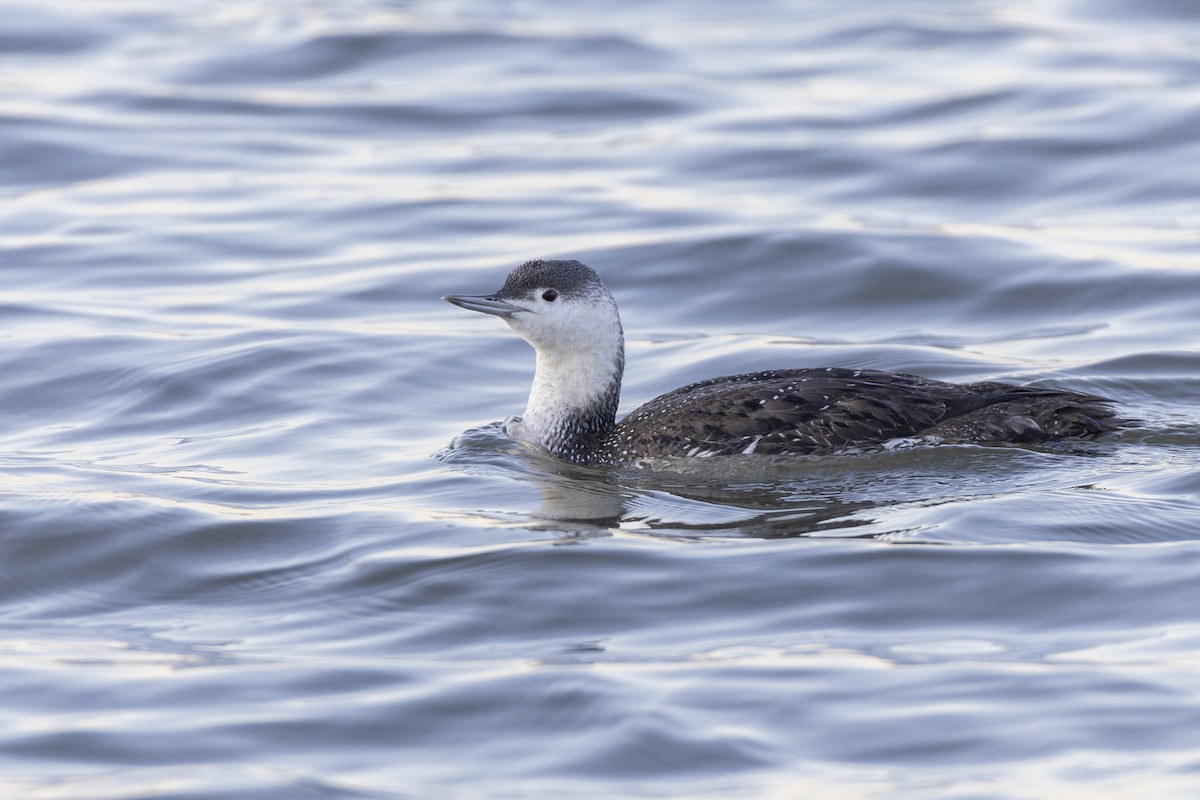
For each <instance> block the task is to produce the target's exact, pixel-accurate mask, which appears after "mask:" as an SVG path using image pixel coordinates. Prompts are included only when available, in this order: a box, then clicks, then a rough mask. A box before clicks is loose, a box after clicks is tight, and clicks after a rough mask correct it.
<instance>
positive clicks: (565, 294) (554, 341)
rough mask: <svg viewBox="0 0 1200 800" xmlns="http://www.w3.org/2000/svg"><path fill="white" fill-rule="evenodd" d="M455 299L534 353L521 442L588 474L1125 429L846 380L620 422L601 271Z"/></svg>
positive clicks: (996, 401) (1050, 397) (1043, 410)
mask: <svg viewBox="0 0 1200 800" xmlns="http://www.w3.org/2000/svg"><path fill="white" fill-rule="evenodd" d="M445 299H446V300H447V301H449V302H451V303H454V304H455V305H458V306H461V307H463V308H467V309H469V310H473V311H481V312H484V313H488V314H494V315H496V316H499V317H501V318H502V319H504V320H505V322H507V323H508V324H509V326H510V327H512V328H513V329H514V330H515V331H516V332H517V333H518V334H520V335H521V336H522V337H523V338H524V339H525V340H526V341H528V342H529V343H530V344H531V345H532V346H533V348H534V350H535V351H536V353H537V364H536V368H535V373H534V379H533V386H532V388H531V390H530V394H529V402H528V404H527V405H526V409H525V413H524V415H523V416H522V417H521V419H520V423H519V426H517V428H516V430H517V431H518V432H519V434H520V435H521V436H523V437H525V438H528V439H531V440H532V441H534V442H536V443H537V444H539V445H541V446H542V447H544V448H546V449H547V450H549V451H550V452H551V453H552V454H554V455H555V456H557V457H559V458H561V459H564V460H567V461H571V462H575V463H580V464H597V465H619V464H626V463H631V462H636V461H639V460H642V459H648V458H674V457H681V458H708V457H712V456H721V455H734V454H744V455H749V454H755V453H758V454H764V455H775V454H833V453H846V452H853V451H860V450H863V449H867V448H873V447H883V446H888V445H889V444H891V443H894V442H899V441H906V440H917V441H923V442H928V443H949V442H959V443H961V442H1045V441H1054V440H1060V439H1088V438H1093V437H1095V436H1096V435H1098V434H1100V433H1104V432H1106V431H1111V430H1114V429H1115V428H1116V425H1115V422H1114V420H1115V414H1114V412H1113V410H1112V408H1111V407H1110V406H1111V401H1108V400H1105V399H1104V398H1101V397H1096V396H1093V395H1088V394H1082V393H1078V392H1070V391H1063V390H1059V389H1051V388H1045V387H1037V386H1016V385H1013V384H1007V383H996V382H984V383H967V384H957V383H947V382H944V381H936V380H931V379H928V378H921V377H918V376H916V375H907V374H903V373H892V372H881V371H877V370H865V369H845V368H835V367H828V368H814V369H786V370H768V371H762V372H753V373H747V374H742V375H729V376H722V377H717V378H710V379H708V380H704V381H699V382H697V383H692V384H689V385H687V386H683V387H680V388H679V389H675V390H674V391H671V392H668V393H666V394H664V395H660V396H659V397H656V398H654V399H653V400H650V401H649V402H647V403H645V404H644V405H642V406H640V407H638V408H637V409H635V410H634V411H632V412H630V413H629V414H628V415H627V416H626V417H625V418H624V419H622V420H621V421H620V422H617V421H616V413H617V404H618V402H619V399H620V392H621V377H622V375H623V373H624V367H625V355H624V352H625V351H624V335H623V332H622V328H621V321H620V315H619V313H618V311H617V304H616V301H615V300H614V299H613V297H612V295H611V294H610V293H609V291H608V290H607V289H606V288H604V285H603V283H602V282H601V281H600V278H599V276H597V275H596V273H595V272H593V271H592V270H591V269H590V268H588V267H586V266H584V265H583V264H581V263H580V262H578V261H529V262H526V263H525V264H522V265H521V266H520V267H517V268H516V269H515V270H513V271H512V272H511V273H510V274H509V276H508V279H507V280H506V281H505V283H504V286H503V287H502V288H501V289H500V290H499V291H498V292H496V293H495V294H492V295H487V296H464V295H451V296H448V297H446V298H445Z"/></svg>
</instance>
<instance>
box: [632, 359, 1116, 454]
mask: <svg viewBox="0 0 1200 800" xmlns="http://www.w3.org/2000/svg"><path fill="white" fill-rule="evenodd" d="M1080 401H1094V403H1093V406H1092V407H1090V408H1086V409H1084V412H1081V416H1082V417H1083V418H1084V419H1085V420H1086V419H1089V417H1088V414H1087V413H1086V412H1088V411H1090V412H1093V413H1094V414H1102V413H1106V414H1107V416H1109V417H1111V416H1112V414H1111V411H1108V410H1107V409H1105V410H1104V411H1101V410H1100V409H1101V408H1102V404H1103V403H1104V401H1103V400H1102V399H1100V398H1092V397H1088V396H1086V395H1076V394H1073V393H1069V392H1061V391H1058V390H1053V389H1042V388H1037V387H1019V386H1013V385H1010V384H1005V383H975V384H954V383H945V382H943V381H935V380H930V379H928V378H921V377H918V376H916V375H905V374H899V373H890V372H878V371H875V370H855V369H840V368H829V369H796V370H777V371H768V372H755V373H750V374H746V375H731V376H726V377H721V378H713V379H711V380H706V381H701V382H699V383H693V384H691V385H688V386H684V387H682V388H680V389H676V390H675V391H673V392H669V393H667V394H664V395H661V396H660V397H656V398H655V399H653V400H651V401H650V402H648V403H646V404H645V405H643V406H641V407H639V408H638V409H636V410H635V411H633V412H632V413H630V414H629V415H628V416H627V417H626V418H625V419H623V420H622V421H621V422H619V423H618V424H617V427H616V430H615V431H614V432H613V435H612V437H611V438H610V439H609V442H608V449H609V455H610V456H611V457H612V458H614V459H616V460H621V459H628V458H636V457H640V456H643V455H653V456H689V455H690V456H699V455H727V454H735V453H763V454H772V453H801V454H803V453H836V452H843V451H846V450H849V449H852V448H862V447H870V446H873V445H879V444H882V443H884V442H887V441H889V440H891V439H897V438H906V437H915V436H922V435H929V436H937V437H938V438H939V439H941V440H943V441H1041V440H1045V439H1049V438H1062V437H1061V436H1060V435H1058V434H1060V433H1065V430H1059V429H1054V430H1051V427H1052V426H1053V424H1057V423H1058V420H1059V418H1060V417H1061V416H1062V414H1063V413H1064V410H1066V409H1067V407H1068V406H1069V407H1071V408H1078V407H1079V406H1080V405H1081V402H1080ZM1035 408H1036V409H1041V410H1043V411H1044V412H1045V413H1042V414H1041V418H1038V417H1037V415H1032V416H1031V415H1029V414H1028V413H1027V412H1030V411H1031V410H1032V409H1035ZM1092 421H1093V422H1095V421H1096V420H1092ZM1043 423H1044V424H1045V425H1046V426H1047V427H1045V428H1044V429H1043V427H1042V424H1043ZM1097 424H1099V425H1103V419H1101V420H1100V421H1099V422H1098V423H1097ZM1080 425H1082V427H1083V428H1086V427H1087V425H1086V422H1083V423H1079V424H1075V422H1072V425H1071V430H1072V431H1078V430H1082V428H1081V427H1080ZM1061 427H1062V426H1061V425H1059V428H1061ZM1107 429H1109V430H1111V427H1109V428H1107ZM1092 432H1093V433H1095V432H1096V431H1092Z"/></svg>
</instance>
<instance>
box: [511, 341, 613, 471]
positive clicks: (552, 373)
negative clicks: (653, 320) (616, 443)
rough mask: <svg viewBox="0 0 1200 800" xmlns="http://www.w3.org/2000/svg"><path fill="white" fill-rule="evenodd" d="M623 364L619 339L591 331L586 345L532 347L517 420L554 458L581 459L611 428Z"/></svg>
mask: <svg viewBox="0 0 1200 800" xmlns="http://www.w3.org/2000/svg"><path fill="white" fill-rule="evenodd" d="M624 369H625V343H624V340H623V338H622V337H621V333H620V329H619V328H618V330H617V331H616V334H615V336H612V335H609V336H603V335H601V336H597V337H596V339H594V340H593V342H591V343H590V346H589V347H588V348H587V349H580V348H578V347H572V348H570V349H564V348H561V347H555V348H553V349H549V348H543V347H538V348H537V368H536V372H535V373H534V377H533V388H532V389H530V392H529V402H528V403H527V404H526V406H525V415H524V416H523V417H522V420H521V421H522V425H523V426H524V428H525V429H526V431H527V432H528V433H529V434H531V435H532V436H533V437H534V438H535V439H536V440H537V441H538V442H539V443H540V444H541V445H542V446H543V447H545V448H546V449H547V450H550V451H551V452H552V453H554V454H555V455H557V456H559V457H560V458H565V459H567V460H570V461H578V462H585V461H587V460H588V455H589V454H590V453H592V452H593V451H594V450H595V449H596V448H597V447H598V446H599V445H600V443H601V442H602V441H603V440H604V439H605V438H606V437H607V436H608V434H609V433H611V432H612V429H613V425H614V424H615V423H616V417H617V403H618V401H619V400H620V394H621V376H622V373H623V372H624Z"/></svg>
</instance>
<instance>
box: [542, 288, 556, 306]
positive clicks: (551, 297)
mask: <svg viewBox="0 0 1200 800" xmlns="http://www.w3.org/2000/svg"><path fill="white" fill-rule="evenodd" d="M542 299H543V300H545V301H546V302H547V303H553V302H554V301H555V300H557V299H558V292H556V291H554V290H553V289H547V290H546V291H544V292H542Z"/></svg>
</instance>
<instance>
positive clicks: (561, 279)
mask: <svg viewBox="0 0 1200 800" xmlns="http://www.w3.org/2000/svg"><path fill="white" fill-rule="evenodd" d="M600 286H603V284H602V283H601V282H600V276H599V275H597V274H596V273H595V272H594V271H593V270H592V268H591V267H589V266H587V265H586V264H583V263H582V262H579V261H541V260H539V261H526V262H525V263H524V264H522V265H521V266H519V267H517V268H516V269H514V270H513V271H512V272H510V273H508V279H507V280H505V281H504V286H502V287H501V288H500V291H498V292H496V295H495V296H496V297H500V298H505V297H509V298H517V297H527V296H528V295H529V293H530V292H532V291H534V290H535V289H557V290H558V292H559V293H561V294H578V293H585V292H586V291H587V290H588V289H590V288H593V287H597V288H598V287H600Z"/></svg>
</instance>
